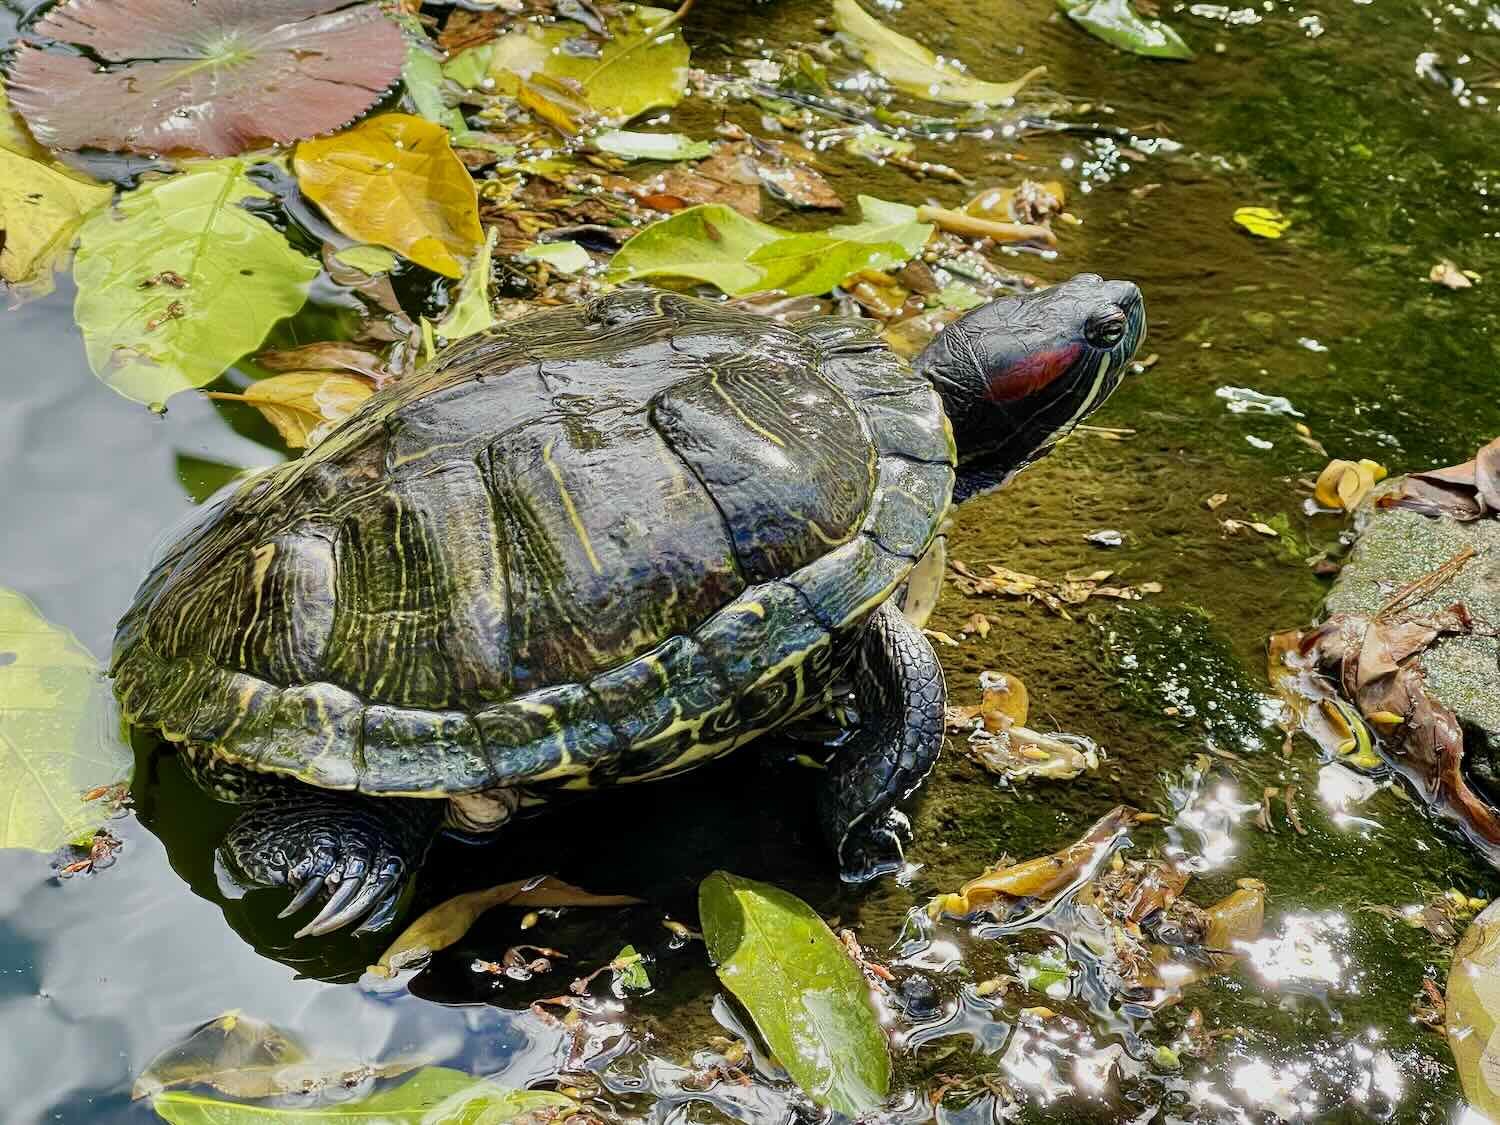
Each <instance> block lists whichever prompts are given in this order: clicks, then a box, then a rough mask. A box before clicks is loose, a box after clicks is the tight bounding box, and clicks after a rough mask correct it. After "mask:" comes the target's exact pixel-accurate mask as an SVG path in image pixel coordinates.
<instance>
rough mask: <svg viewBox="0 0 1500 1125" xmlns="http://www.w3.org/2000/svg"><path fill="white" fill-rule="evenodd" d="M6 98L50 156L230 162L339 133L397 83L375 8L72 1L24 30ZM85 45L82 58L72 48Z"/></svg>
mask: <svg viewBox="0 0 1500 1125" xmlns="http://www.w3.org/2000/svg"><path fill="white" fill-rule="evenodd" d="M27 34H28V36H33V37H35V36H46V37H48V38H50V39H53V40H56V41H58V42H61V43H64V44H67V45H69V46H70V47H72V48H78V49H72V50H66V51H64V50H49V49H44V48H42V47H39V46H37V45H35V44H34V43H31V42H26V41H23V42H22V43H21V45H20V46H19V47H18V48H17V49H16V56H15V61H14V62H13V64H12V66H11V70H10V83H9V84H10V91H11V97H12V99H13V100H14V102H15V105H16V108H17V109H18V110H19V111H20V112H21V114H22V116H24V117H25V118H26V121H27V123H28V124H29V125H30V126H31V131H32V132H33V133H34V134H35V135H36V138H37V140H39V141H41V142H42V143H43V144H47V145H51V146H52V147H53V148H67V149H76V148H83V147H84V146H86V145H87V146H94V147H98V148H107V149H126V150H129V151H132V152H144V153H149V154H155V153H160V152H184V151H187V152H199V153H205V154H208V155H210V156H232V155H234V154H235V153H239V152H244V151H246V150H248V149H253V148H262V147H264V146H266V145H268V144H272V143H285V142H287V141H294V140H297V139H299V138H301V137H310V136H313V135H315V134H318V133H326V132H328V131H329V130H332V129H337V128H339V127H340V126H342V125H345V124H347V123H348V122H349V121H351V120H353V119H354V118H355V117H358V116H359V115H360V114H361V113H364V112H365V111H366V110H367V109H369V108H370V106H372V105H373V104H374V103H375V102H376V101H377V100H378V99H379V98H380V96H381V94H383V93H384V92H385V91H386V90H387V89H389V88H390V87H391V86H392V85H393V84H394V83H395V81H396V80H397V79H398V78H399V77H400V76H401V67H402V62H403V60H404V59H405V57H406V45H405V43H404V42H403V41H402V37H401V32H400V30H399V29H398V28H397V27H396V25H395V24H394V23H392V22H391V21H390V20H388V19H386V18H385V16H384V15H382V14H381V11H380V7H379V5H377V4H353V5H351V4H349V3H347V0H259V2H257V3H253V4H247V3H241V2H239V0H196V2H195V3H191V4H188V3H182V2H180V0H67V2H65V3H62V4H59V5H58V6H57V7H54V8H52V9H50V10H49V11H48V12H47V14H46V15H45V16H43V17H42V19H40V20H38V21H37V22H36V23H34V24H32V25H31V26H30V27H29V28H28V29H27ZM80 49H81V50H80Z"/></svg>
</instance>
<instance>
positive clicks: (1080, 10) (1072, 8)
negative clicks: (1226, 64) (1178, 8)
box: [1057, 0, 1193, 59]
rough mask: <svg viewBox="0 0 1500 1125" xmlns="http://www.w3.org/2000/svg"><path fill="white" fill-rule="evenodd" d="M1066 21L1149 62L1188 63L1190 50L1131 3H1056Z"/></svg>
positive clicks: (1091, 0) (1115, 0) (1090, 0)
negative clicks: (1180, 61)
mask: <svg viewBox="0 0 1500 1125" xmlns="http://www.w3.org/2000/svg"><path fill="white" fill-rule="evenodd" d="M1057 6H1058V7H1059V8H1060V9H1062V11H1063V12H1064V13H1065V14H1066V15H1067V17H1068V18H1069V19H1070V20H1072V21H1073V22H1074V23H1076V24H1077V25H1078V26H1079V27H1081V28H1083V29H1084V30H1085V31H1087V32H1088V33H1089V34H1090V35H1092V36H1093V37H1094V38H1096V39H1102V40H1104V42H1106V43H1108V44H1109V45H1110V46H1112V47H1118V48H1120V50H1122V51H1130V52H1132V53H1133V54H1137V55H1145V56H1146V57H1147V58H1152V59H1190V58H1192V57H1193V49H1192V48H1191V47H1189V46H1188V45H1187V44H1186V43H1184V42H1183V41H1182V36H1180V35H1178V34H1177V32H1175V31H1173V30H1172V29H1171V28H1170V27H1168V26H1167V25H1166V24H1164V23H1162V22H1161V20H1158V19H1147V18H1146V17H1145V16H1143V15H1141V14H1140V13H1139V12H1137V11H1136V10H1135V7H1134V6H1133V5H1132V4H1131V3H1130V0H1057Z"/></svg>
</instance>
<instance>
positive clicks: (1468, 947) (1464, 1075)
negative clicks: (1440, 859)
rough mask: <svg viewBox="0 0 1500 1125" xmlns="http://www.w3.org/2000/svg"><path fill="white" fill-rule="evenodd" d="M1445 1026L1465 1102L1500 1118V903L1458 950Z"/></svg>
mask: <svg viewBox="0 0 1500 1125" xmlns="http://www.w3.org/2000/svg"><path fill="white" fill-rule="evenodd" d="M1444 1023H1445V1026H1446V1029H1447V1032H1448V1045H1449V1047H1450V1048H1452V1050H1453V1060H1454V1062H1455V1063H1457V1064H1458V1078H1459V1081H1460V1083H1462V1085H1463V1091H1464V1097H1465V1098H1466V1099H1468V1102H1469V1104H1470V1105H1472V1106H1473V1107H1474V1108H1475V1109H1476V1110H1478V1111H1479V1112H1480V1113H1482V1114H1484V1115H1485V1116H1486V1117H1487V1118H1489V1119H1494V1118H1496V1117H1500V1073H1497V1072H1496V1068H1495V1050H1496V1048H1497V1047H1500V1041H1497V1038H1496V1036H1497V1032H1500V902H1495V903H1491V904H1490V905H1489V906H1487V907H1485V909H1484V910H1483V911H1482V912H1481V913H1480V915H1479V917H1477V918H1475V919H1474V921H1472V922H1470V923H1469V928H1468V929H1467V930H1465V931H1464V935H1463V937H1461V938H1460V939H1459V941H1458V946H1457V947H1456V948H1455V949H1454V950H1453V966H1452V968H1450V969H1449V970H1448V988H1447V1005H1446V1010H1445V1012H1444Z"/></svg>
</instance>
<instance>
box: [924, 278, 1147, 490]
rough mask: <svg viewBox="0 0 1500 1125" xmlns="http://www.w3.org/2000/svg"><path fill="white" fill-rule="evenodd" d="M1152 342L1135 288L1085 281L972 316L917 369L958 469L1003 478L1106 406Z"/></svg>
mask: <svg viewBox="0 0 1500 1125" xmlns="http://www.w3.org/2000/svg"><path fill="white" fill-rule="evenodd" d="M1145 335H1146V305H1145V302H1144V301H1143V300H1142V299H1141V291H1140V290H1139V289H1137V288H1136V287H1135V285H1134V284H1132V283H1131V282H1129V281H1105V280H1104V279H1103V278H1101V277H1099V276H1098V275H1097V274H1092V273H1082V274H1079V275H1078V276H1077V277H1073V278H1070V279H1069V280H1067V281H1064V282H1063V283H1062V284H1061V285H1054V286H1053V287H1052V288H1050V289H1044V290H1041V291H1040V292H1037V293H1027V294H1025V295H1023V296H1019V297H1002V298H1001V299H999V300H997V301H991V302H990V303H989V304H987V305H981V306H980V307H979V308H976V309H972V310H970V311H969V312H967V313H965V314H964V315H963V316H962V317H960V318H959V319H958V320H956V321H954V322H953V323H952V324H950V325H948V326H947V327H946V328H944V329H943V330H942V332H940V333H939V334H938V335H937V338H936V339H934V340H933V341H932V343H930V344H928V345H927V347H926V348H925V349H924V350H923V351H922V353H921V354H920V355H918V356H917V358H916V359H915V360H914V361H913V366H914V367H915V369H916V371H917V373H918V374H919V375H922V376H923V377H924V378H926V379H928V380H929V381H930V382H931V383H932V384H933V385H934V386H936V387H937V390H938V393H939V394H940V395H942V398H943V406H944V408H945V409H946V410H947V413H948V420H949V422H951V423H952V425H953V437H954V441H955V442H956V443H957V445H958V459H959V462H960V463H961V464H972V465H974V466H975V467H983V468H985V469H988V470H991V471H992V472H993V473H994V474H996V475H997V476H998V477H1001V478H1003V477H1008V476H1009V475H1010V474H1011V473H1013V472H1015V471H1016V470H1018V469H1021V468H1024V467H1025V466H1027V465H1029V464H1031V462H1033V461H1035V460H1037V459H1038V458H1039V457H1044V456H1046V455H1047V453H1049V452H1051V450H1052V447H1053V446H1055V445H1056V444H1057V443H1058V442H1059V441H1061V440H1062V439H1063V438H1064V437H1066V436H1067V435H1068V433H1069V432H1070V431H1071V430H1072V429H1073V427H1074V426H1076V425H1078V423H1079V422H1082V421H1083V420H1084V419H1085V418H1087V417H1088V416H1089V415H1090V414H1092V413H1093V412H1094V411H1095V410H1097V409H1098V408H1099V407H1100V406H1102V405H1103V404H1104V400H1105V399H1107V398H1109V396H1110V394H1111V393H1112V392H1113V391H1114V389H1115V388H1116V387H1117V386H1119V385H1120V380H1121V379H1122V378H1124V376H1125V372H1126V371H1127V370H1128V369H1129V366H1130V362H1131V360H1132V359H1133V358H1134V356H1135V351H1136V348H1138V347H1139V346H1140V344H1141V341H1142V340H1143V339H1144V338H1145Z"/></svg>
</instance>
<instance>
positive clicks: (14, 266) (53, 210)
mask: <svg viewBox="0 0 1500 1125" xmlns="http://www.w3.org/2000/svg"><path fill="white" fill-rule="evenodd" d="M112 194H113V189H112V188H110V187H108V186H106V185H104V184H98V183H95V182H94V181H93V180H90V179H88V178H87V177H85V176H79V175H77V174H74V173H71V172H68V171H66V170H64V169H63V168H61V167H60V166H55V165H51V164H44V163H42V162H41V161H38V160H31V159H28V158H27V157H25V156H21V155H18V154H17V153H14V152H12V151H10V150H9V149H7V148H0V278H3V279H5V281H7V282H9V283H10V284H11V285H14V286H18V287H22V288H25V289H27V290H29V291H30V292H31V294H32V295H35V296H41V295H43V294H45V293H50V292H51V291H52V273H53V270H55V269H56V268H57V267H58V266H59V265H60V264H62V259H63V258H64V257H65V256H66V255H67V252H68V251H69V250H70V249H71V248H72V245H73V236H74V235H75V234H76V233H77V231H78V227H79V225H80V224H81V223H82V222H83V219H84V216H85V215H87V214H88V213H89V212H90V211H93V210H94V209H95V208H98V207H101V206H103V205H104V204H105V203H106V202H108V200H109V197H110V195H112Z"/></svg>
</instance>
